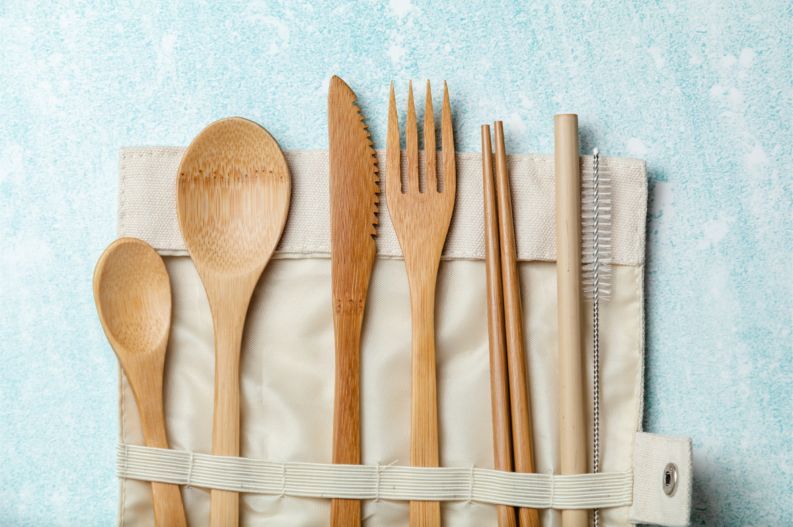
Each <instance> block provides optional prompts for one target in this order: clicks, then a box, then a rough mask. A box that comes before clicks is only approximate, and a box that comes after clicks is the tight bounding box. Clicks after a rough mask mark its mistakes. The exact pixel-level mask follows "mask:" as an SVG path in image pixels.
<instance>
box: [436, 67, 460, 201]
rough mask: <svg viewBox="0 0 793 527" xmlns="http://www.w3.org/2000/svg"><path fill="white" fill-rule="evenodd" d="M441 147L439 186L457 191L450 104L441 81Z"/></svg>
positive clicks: (453, 191)
mask: <svg viewBox="0 0 793 527" xmlns="http://www.w3.org/2000/svg"><path fill="white" fill-rule="evenodd" d="M441 148H443V175H442V179H441V181H442V184H441V186H440V188H441V189H442V190H443V192H451V193H452V194H454V193H455V192H456V191H457V167H456V163H455V159H454V131H453V130H452V106H451V104H450V103H449V88H448V86H446V81H443V109H442V111H441Z"/></svg>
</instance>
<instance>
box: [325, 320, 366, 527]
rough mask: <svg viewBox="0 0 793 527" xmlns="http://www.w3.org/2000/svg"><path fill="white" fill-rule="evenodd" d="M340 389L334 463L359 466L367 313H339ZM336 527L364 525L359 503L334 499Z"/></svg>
mask: <svg viewBox="0 0 793 527" xmlns="http://www.w3.org/2000/svg"><path fill="white" fill-rule="evenodd" d="M333 323H334V335H335V337H336V386H335V398H334V408H333V462H334V463H342V464H349V465H358V464H360V462H361V396H360V393H361V388H360V386H361V327H362V325H363V311H354V312H349V313H345V312H339V311H337V312H335V313H334V316H333ZM330 524H331V526H332V527H355V526H358V525H360V524H361V502H360V501H359V500H346V499H344V500H343V499H338V498H336V499H333V500H331V504H330Z"/></svg>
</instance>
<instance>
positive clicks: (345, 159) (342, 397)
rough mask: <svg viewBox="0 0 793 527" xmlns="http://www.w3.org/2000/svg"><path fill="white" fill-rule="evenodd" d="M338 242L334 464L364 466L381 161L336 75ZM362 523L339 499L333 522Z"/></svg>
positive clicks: (333, 141)
mask: <svg viewBox="0 0 793 527" xmlns="http://www.w3.org/2000/svg"><path fill="white" fill-rule="evenodd" d="M328 144H329V164H330V241H331V281H332V284H333V285H332V292H333V331H334V336H335V347H336V373H335V391H334V407H333V462H334V463H342V464H360V462H361V425H360V422H361V421H360V408H361V401H360V385H361V383H360V346H361V329H362V327H363V316H364V308H365V305H366V296H367V293H368V290H369V280H370V278H371V275H372V266H373V264H374V259H375V254H376V252H377V250H376V246H375V240H374V236H375V235H376V233H377V207H378V203H379V192H380V185H379V178H378V175H377V172H378V170H377V158H376V157H375V152H374V148H372V141H371V139H370V137H369V132H368V130H367V128H366V125H365V123H364V120H363V115H362V114H361V111H360V109H359V108H358V105H357V104H356V97H355V93H354V92H353V91H352V89H350V87H349V86H348V85H347V84H346V83H345V82H344V81H343V80H341V79H340V78H339V77H337V76H333V77H332V78H331V80H330V88H329V90H328ZM360 524H361V502H360V501H358V500H346V499H345V500H343V499H334V500H332V501H331V525H333V526H339V527H342V526H344V527H346V526H355V525H360Z"/></svg>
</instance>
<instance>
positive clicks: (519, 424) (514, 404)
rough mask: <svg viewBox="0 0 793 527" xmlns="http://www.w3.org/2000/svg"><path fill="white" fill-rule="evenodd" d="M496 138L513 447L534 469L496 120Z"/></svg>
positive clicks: (518, 468)
mask: <svg viewBox="0 0 793 527" xmlns="http://www.w3.org/2000/svg"><path fill="white" fill-rule="evenodd" d="M495 138H496V196H497V200H498V232H499V241H500V247H501V278H502V286H503V291H504V322H505V334H506V342H507V366H508V370H509V394H510V405H511V409H512V412H511V413H512V448H513V455H514V460H515V472H534V445H533V441H532V426H531V407H530V406H529V390H528V381H527V378H526V360H525V358H524V354H523V308H522V306H521V299H520V296H521V291H520V275H519V274H518V258H517V250H516V247H515V224H514V222H513V218H512V191H511V189H510V185H509V173H508V170H507V151H506V147H505V146H504V124H503V123H502V122H501V121H496V122H495ZM518 520H519V524H520V526H521V527H538V526H539V525H540V515H539V511H538V510H537V509H526V508H522V509H520V510H519V511H518Z"/></svg>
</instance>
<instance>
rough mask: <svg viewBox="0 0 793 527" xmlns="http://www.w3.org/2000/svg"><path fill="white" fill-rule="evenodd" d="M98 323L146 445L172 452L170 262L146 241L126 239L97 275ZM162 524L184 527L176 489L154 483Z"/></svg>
mask: <svg viewBox="0 0 793 527" xmlns="http://www.w3.org/2000/svg"><path fill="white" fill-rule="evenodd" d="M94 300H95V301H96V309H97V311H98V312H99V320H100V321H101V322H102V327H103V328H104V330H105V334H106V335H107V338H108V340H109V341H110V344H111V346H113V350H114V351H115V352H116V356H117V357H118V361H119V363H120V364H121V368H122V369H123V370H124V373H125V374H126V376H127V380H128V381H129V384H130V386H131V387H132V392H133V393H134V395H135V402H136V403H137V405H138V412H139V413H140V421H141V428H142V429H143V438H144V442H145V443H146V445H147V446H151V447H157V448H168V437H167V434H166V432H165V416H164V410H163V401H162V399H163V396H162V386H163V375H164V370H165V351H166V348H167V346H168V334H169V333H170V326H171V284H170V281H169V279H168V272H167V271H166V269H165V264H164V263H163V261H162V258H160V255H159V254H157V253H156V252H155V251H154V249H152V248H151V247H150V246H149V245H148V244H147V243H146V242H144V241H141V240H138V239H135V238H121V239H119V240H116V241H115V242H113V243H112V244H111V245H110V247H108V248H107V249H106V250H105V252H104V253H103V254H102V256H101V257H100V258H99V262H98V263H97V264H96V271H94ZM151 487H152V489H151V490H152V500H153V504H154V519H155V523H156V524H157V525H163V526H166V525H167V526H172V525H173V526H184V525H187V522H186V520H185V513H184V506H183V505H182V496H181V494H180V492H179V487H178V486H177V485H171V484H168V483H159V482H152V484H151Z"/></svg>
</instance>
